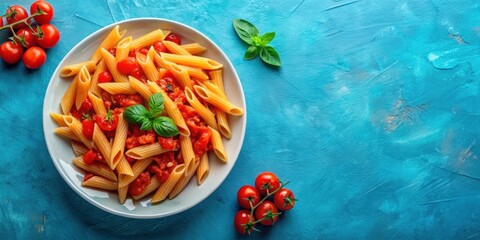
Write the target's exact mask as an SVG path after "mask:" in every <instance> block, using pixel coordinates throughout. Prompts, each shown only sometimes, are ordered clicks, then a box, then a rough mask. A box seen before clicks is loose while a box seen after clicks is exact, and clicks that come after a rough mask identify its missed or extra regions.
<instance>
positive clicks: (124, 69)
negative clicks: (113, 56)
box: [117, 57, 140, 75]
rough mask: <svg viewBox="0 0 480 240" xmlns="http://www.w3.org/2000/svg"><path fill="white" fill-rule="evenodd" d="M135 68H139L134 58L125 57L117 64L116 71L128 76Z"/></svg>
mask: <svg viewBox="0 0 480 240" xmlns="http://www.w3.org/2000/svg"><path fill="white" fill-rule="evenodd" d="M135 68H140V65H138V63H137V59H136V58H134V57H126V58H124V59H122V60H120V61H119V62H118V63H117V69H118V71H119V72H120V73H121V74H124V75H129V74H130V73H131V72H132V71H133V70H135Z"/></svg>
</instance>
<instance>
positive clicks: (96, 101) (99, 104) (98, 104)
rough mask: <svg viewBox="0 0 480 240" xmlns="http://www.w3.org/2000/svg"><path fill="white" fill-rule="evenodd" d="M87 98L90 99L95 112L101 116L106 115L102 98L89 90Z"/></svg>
mask: <svg viewBox="0 0 480 240" xmlns="http://www.w3.org/2000/svg"><path fill="white" fill-rule="evenodd" d="M88 98H89V99H90V102H91V103H92V107H93V110H94V111H95V113H96V114H98V115H102V116H104V115H107V109H106V108H105V104H104V103H103V100H102V99H101V98H99V97H97V96H96V95H95V94H93V93H91V92H89V93H88Z"/></svg>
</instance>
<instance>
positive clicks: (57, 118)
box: [50, 112, 67, 127]
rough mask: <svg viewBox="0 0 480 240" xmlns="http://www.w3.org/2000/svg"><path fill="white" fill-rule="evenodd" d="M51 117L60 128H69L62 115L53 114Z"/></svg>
mask: <svg viewBox="0 0 480 240" xmlns="http://www.w3.org/2000/svg"><path fill="white" fill-rule="evenodd" d="M50 117H51V118H52V119H53V121H55V122H56V123H57V124H58V126H60V127H66V126H67V124H66V123H65V121H64V120H63V115H62V114H60V113H55V112H51V113H50Z"/></svg>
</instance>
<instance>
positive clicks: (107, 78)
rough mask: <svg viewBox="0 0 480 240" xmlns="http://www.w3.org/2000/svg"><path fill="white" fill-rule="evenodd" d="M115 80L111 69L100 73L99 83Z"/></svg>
mask: <svg viewBox="0 0 480 240" xmlns="http://www.w3.org/2000/svg"><path fill="white" fill-rule="evenodd" d="M111 81H113V76H112V74H111V73H110V72H109V71H104V72H102V73H100V74H99V75H98V83H106V82H111Z"/></svg>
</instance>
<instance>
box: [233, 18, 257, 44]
mask: <svg viewBox="0 0 480 240" xmlns="http://www.w3.org/2000/svg"><path fill="white" fill-rule="evenodd" d="M233 27H234V28H235V32H237V35H238V37H240V39H242V40H243V41H244V42H246V43H248V44H250V45H252V43H253V42H252V37H255V36H258V34H259V32H258V29H257V27H255V25H253V24H251V23H249V22H248V21H246V20H243V19H234V20H233Z"/></svg>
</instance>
